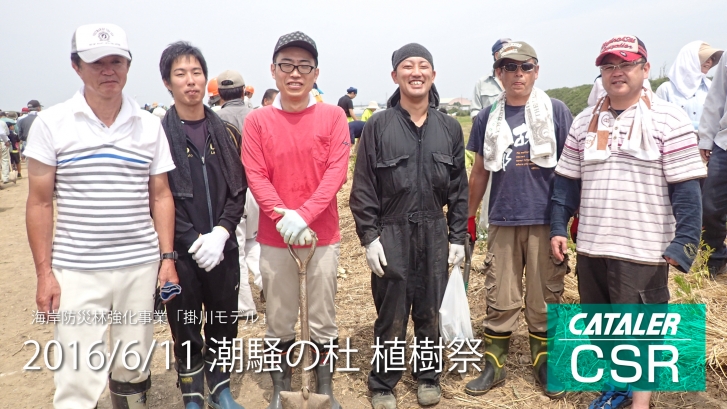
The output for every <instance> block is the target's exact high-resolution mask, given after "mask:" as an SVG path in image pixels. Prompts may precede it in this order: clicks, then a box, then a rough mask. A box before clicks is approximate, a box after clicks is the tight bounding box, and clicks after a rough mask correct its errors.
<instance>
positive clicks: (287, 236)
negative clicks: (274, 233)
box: [273, 207, 311, 245]
mask: <svg viewBox="0 0 727 409" xmlns="http://www.w3.org/2000/svg"><path fill="white" fill-rule="evenodd" d="M273 210H275V213H278V214H282V215H283V218H282V219H280V221H279V222H278V224H276V225H275V228H276V229H277V230H278V231H279V232H280V235H281V236H283V241H284V242H285V244H290V245H293V244H298V242H297V240H298V236H299V235H300V234H301V233H303V231H304V230H305V229H306V228H307V227H308V224H307V223H306V222H305V220H303V218H302V217H300V215H299V214H298V212H296V211H295V210H290V209H281V208H279V207H274V208H273ZM309 236H310V233H309ZM310 240H311V239H309V242H310Z"/></svg>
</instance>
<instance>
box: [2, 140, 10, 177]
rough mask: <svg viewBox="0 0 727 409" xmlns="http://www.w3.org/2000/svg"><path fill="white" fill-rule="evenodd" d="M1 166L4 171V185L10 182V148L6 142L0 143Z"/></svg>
mask: <svg viewBox="0 0 727 409" xmlns="http://www.w3.org/2000/svg"><path fill="white" fill-rule="evenodd" d="M0 166H2V167H3V169H2V180H3V183H8V182H9V181H10V147H9V146H5V142H2V141H0Z"/></svg>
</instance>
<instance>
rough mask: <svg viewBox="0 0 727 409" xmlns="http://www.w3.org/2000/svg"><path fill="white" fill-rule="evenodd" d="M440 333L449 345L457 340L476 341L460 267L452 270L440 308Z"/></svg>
mask: <svg viewBox="0 0 727 409" xmlns="http://www.w3.org/2000/svg"><path fill="white" fill-rule="evenodd" d="M439 332H440V333H441V335H442V339H443V340H444V341H445V342H446V343H447V344H449V343H450V342H452V341H454V340H455V339H474V336H473V334H472V322H471V321H470V305H469V303H468V302H467V293H466V292H465V290H464V280H463V279H462V273H461V272H460V271H459V266H454V267H453V268H452V274H450V275H449V281H448V282H447V289H446V290H444V299H443V300H442V306H441V307H440V308H439Z"/></svg>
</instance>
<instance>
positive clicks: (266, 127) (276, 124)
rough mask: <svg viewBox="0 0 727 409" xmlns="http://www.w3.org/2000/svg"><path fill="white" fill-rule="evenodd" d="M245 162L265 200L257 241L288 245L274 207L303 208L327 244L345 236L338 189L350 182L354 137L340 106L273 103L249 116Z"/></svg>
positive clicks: (254, 189) (301, 212) (261, 199)
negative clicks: (291, 108)
mask: <svg viewBox="0 0 727 409" xmlns="http://www.w3.org/2000/svg"><path fill="white" fill-rule="evenodd" d="M243 127H244V128H243V146H242V162H243V163H244V164H245V172H246V174H247V183H248V186H249V188H250V190H251V191H252V194H253V196H254V197H255V200H256V201H257V203H258V205H260V224H259V226H258V235H257V241H258V242H260V243H261V244H265V245H268V246H274V247H285V246H286V245H285V242H283V238H282V237H281V236H280V233H278V231H277V230H276V229H275V224H276V223H277V222H278V221H279V220H280V219H281V218H282V216H281V215H279V214H278V213H275V211H273V208H274V207H278V208H284V209H292V210H295V211H297V212H298V214H299V215H300V216H301V217H302V218H303V220H305V221H306V223H308V227H310V228H311V230H313V231H314V232H316V234H317V235H318V244H319V245H321V246H325V245H329V244H334V243H337V242H339V241H340V240H341V233H340V230H339V228H338V204H337V201H336V193H338V191H339V190H340V189H341V187H342V186H343V184H344V183H345V182H346V172H347V170H348V155H349V151H350V136H349V132H348V123H347V121H346V116H345V115H344V113H343V111H341V109H340V108H338V107H337V106H334V105H328V104H313V105H312V106H309V107H308V108H306V109H304V110H303V111H300V112H294V113H293V112H285V111H283V110H281V109H278V108H275V107H273V106H267V107H264V108H260V109H256V110H254V111H253V112H251V113H250V114H249V115H248V116H247V118H245V124H244V126H243Z"/></svg>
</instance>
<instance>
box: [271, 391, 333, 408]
mask: <svg viewBox="0 0 727 409" xmlns="http://www.w3.org/2000/svg"><path fill="white" fill-rule="evenodd" d="M306 396H307V398H306ZM280 403H282V404H283V409H331V399H330V398H329V397H328V395H321V394H319V393H310V391H308V390H307V389H305V388H304V389H302V390H300V391H298V392H285V391H283V392H280Z"/></svg>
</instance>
